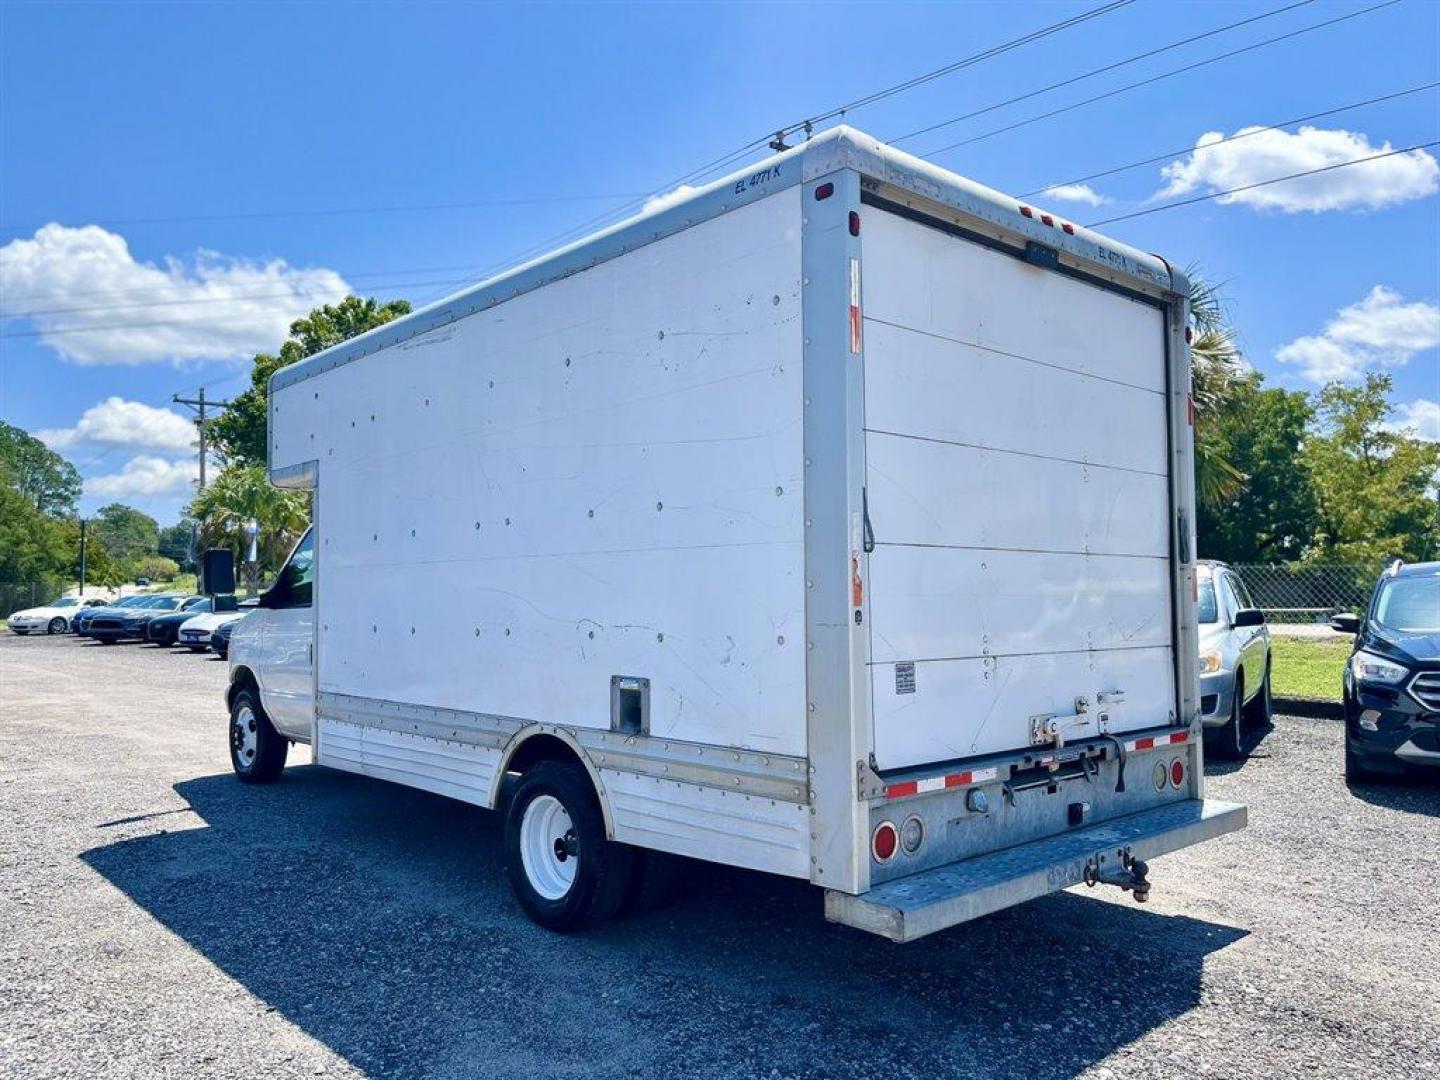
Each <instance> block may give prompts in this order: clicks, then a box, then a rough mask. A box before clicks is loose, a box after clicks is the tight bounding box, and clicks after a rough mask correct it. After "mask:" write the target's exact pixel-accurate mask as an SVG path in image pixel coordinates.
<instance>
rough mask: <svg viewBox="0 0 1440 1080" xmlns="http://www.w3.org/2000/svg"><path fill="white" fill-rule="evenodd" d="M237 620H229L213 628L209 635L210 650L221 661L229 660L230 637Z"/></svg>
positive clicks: (237, 622)
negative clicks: (213, 630)
mask: <svg viewBox="0 0 1440 1080" xmlns="http://www.w3.org/2000/svg"><path fill="white" fill-rule="evenodd" d="M239 622H240V620H239V619H229V620H227V621H226V622H223V623H221V624H220V625H219V626H217V627H216V628H215V632H214V633H212V634H211V635H210V649H211V651H213V652H214V653H215V655H216V656H218V657H220V659H221V660H228V659H230V635H231V634H232V633H234V632H235V627H236V626H237V625H238V624H239Z"/></svg>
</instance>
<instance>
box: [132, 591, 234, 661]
mask: <svg viewBox="0 0 1440 1080" xmlns="http://www.w3.org/2000/svg"><path fill="white" fill-rule="evenodd" d="M236 610H238V609H237V607H236V603H235V597H233V596H228V595H227V596H216V597H214V598H213V599H212V598H211V597H209V596H202V597H200V600H199V602H198V603H195V604H192V605H191V606H190V607H188V608H184V609H182V610H180V611H167V612H164V613H162V614H159V615H155V616H152V617H151V619H150V622H149V624H148V625H147V627H146V637H147V638H148V639H149V641H150V643H151V644H152V645H159V646H160V647H161V648H163V649H168V648H169V647H170V646H171V645H174V644H175V642H176V640H177V639H178V638H179V636H180V624H181V623H183V622H187V621H189V620H190V619H193V618H194V617H195V616H196V615H205V614H208V613H209V612H212V611H236Z"/></svg>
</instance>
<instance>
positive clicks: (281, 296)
mask: <svg viewBox="0 0 1440 1080" xmlns="http://www.w3.org/2000/svg"><path fill="white" fill-rule="evenodd" d="M455 280H457V279H455V278H444V279H439V278H436V279H431V280H429V281H394V282H385V283H381V284H375V285H368V286H366V289H365V291H366V292H370V291H372V290H374V291H385V290H389V289H401V288H411V289H423V288H426V287H428V286H431V285H449V284H451V283H453V282H454V281H455ZM459 280H461V281H465V280H469V279H468V278H461V279H459ZM347 284H348V282H347ZM328 292H329V290H328V289H326V288H321V287H319V286H314V287H311V288H296V289H291V290H289V291H288V292H268V293H244V292H242V293H233V294H231V295H230V296H199V297H195V298H194V299H190V300H145V301H140V302H138V303H133V304H98V305H95V306H91V307H71V308H42V309H39V310H36V311H10V312H5V313H4V314H3V315H0V318H6V319H36V318H41V317H44V316H52V315H89V314H93V313H95V312H97V311H128V310H133V309H135V308H160V307H194V306H201V305H207V304H240V303H248V302H249V301H252V300H285V299H288V298H290V297H294V298H296V299H300V298H302V297H313V296H323V295H326V294H327V293H328Z"/></svg>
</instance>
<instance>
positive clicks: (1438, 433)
mask: <svg viewBox="0 0 1440 1080" xmlns="http://www.w3.org/2000/svg"><path fill="white" fill-rule="evenodd" d="M1395 411H1396V412H1397V413H1399V417H1398V418H1397V419H1396V420H1395V421H1394V422H1393V423H1391V424H1389V425H1387V426H1388V427H1389V428H1390V429H1391V430H1392V431H1405V430H1407V429H1408V430H1409V431H1410V433H1411V434H1413V435H1415V436H1416V437H1417V438H1421V439H1424V440H1425V441H1426V442H1440V401H1430V400H1429V399H1428V398H1416V399H1415V400H1414V401H1407V402H1404V403H1402V404H1401V405H1399V406H1397V407H1396V409H1395Z"/></svg>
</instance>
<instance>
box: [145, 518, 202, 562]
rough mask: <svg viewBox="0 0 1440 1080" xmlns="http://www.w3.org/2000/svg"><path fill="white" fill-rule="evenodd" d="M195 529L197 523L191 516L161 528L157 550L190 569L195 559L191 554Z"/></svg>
mask: <svg viewBox="0 0 1440 1080" xmlns="http://www.w3.org/2000/svg"><path fill="white" fill-rule="evenodd" d="M194 529H195V523H194V522H193V521H191V520H190V519H189V518H182V519H181V520H180V521H178V522H176V523H175V524H174V525H167V526H166V527H165V528H163V529H161V530H160V540H159V542H158V543H157V544H156V546H155V550H156V551H158V552H159V553H160V554H161V555H164V556H165V557H166V558H167V559H174V560H175V561H176V562H177V563H179V564H180V566H181V567H182V568H185V569H190V568H191V565H192V563H193V561H194V560H193V559H192V558H191V555H190V537H191V534H192V532H193V531H194Z"/></svg>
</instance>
